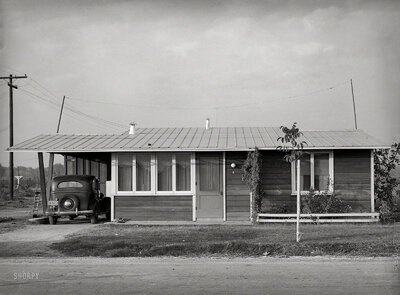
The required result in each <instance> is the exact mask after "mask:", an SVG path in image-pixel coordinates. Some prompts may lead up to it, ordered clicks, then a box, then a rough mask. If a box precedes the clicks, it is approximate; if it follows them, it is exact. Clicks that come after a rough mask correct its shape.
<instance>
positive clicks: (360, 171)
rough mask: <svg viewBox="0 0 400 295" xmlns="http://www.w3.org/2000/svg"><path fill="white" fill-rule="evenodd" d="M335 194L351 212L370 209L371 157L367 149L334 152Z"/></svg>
mask: <svg viewBox="0 0 400 295" xmlns="http://www.w3.org/2000/svg"><path fill="white" fill-rule="evenodd" d="M334 162H335V194H336V196H338V197H339V198H340V199H342V200H344V201H345V202H346V204H349V205H350V206H351V208H352V212H370V211H371V158H370V151H369V150H342V151H335V152H334Z"/></svg>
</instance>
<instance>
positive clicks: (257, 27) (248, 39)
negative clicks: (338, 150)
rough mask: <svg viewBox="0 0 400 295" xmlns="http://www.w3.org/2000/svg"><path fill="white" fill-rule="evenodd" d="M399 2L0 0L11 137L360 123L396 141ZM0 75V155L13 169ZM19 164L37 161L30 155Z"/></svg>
mask: <svg viewBox="0 0 400 295" xmlns="http://www.w3.org/2000/svg"><path fill="white" fill-rule="evenodd" d="M399 28H400V1H394V0H393V1H307V0H306V1H284V0H283V1H282V0H280V1H190V0H189V1H171V0H163V1H151V0H150V1H79V2H78V1H41V0H37V1H23V0H20V1H4V0H0V76H7V75H9V74H17V75H21V74H25V73H26V74H27V75H28V79H21V80H16V81H15V83H14V84H15V85H18V86H19V89H17V90H15V91H14V142H15V143H18V142H21V141H23V140H26V139H29V138H31V137H34V136H36V135H39V134H51V133H55V132H56V129H57V121H58V116H59V110H60V105H61V102H62V98H63V96H64V95H65V96H66V97H67V98H66V100H65V111H64V113H63V117H62V121H61V127H60V133H66V134H104V133H116V134H120V133H122V132H124V131H125V130H127V129H128V124H129V123H130V122H136V123H137V126H138V127H199V126H204V125H205V119H206V118H210V121H211V126H215V127H226V126H243V127H245V126H281V125H287V126H288V125H291V124H292V123H293V122H298V125H299V127H300V129H302V130H316V129H317V130H342V129H346V130H347V129H353V128H354V116H353V104H352V95H351V87H350V79H352V80H353V84H354V94H355V103H356V112H357V123H358V127H359V128H360V129H363V130H364V131H366V132H367V133H369V134H371V135H372V136H374V137H376V138H378V139H380V140H381V141H383V142H385V143H388V144H390V143H391V142H393V140H396V139H397V140H399V139H400V116H399V110H400V97H399V94H400V54H399V48H400V30H399ZM8 112H9V108H8V86H7V84H6V82H5V81H1V82H0V163H1V164H2V165H3V166H8V153H7V152H4V150H5V149H6V148H7V147H8V146H9V141H8V138H9V134H8V126H9V121H8V120H9V117H8ZM15 165H24V166H37V156H36V155H35V154H33V153H16V154H15Z"/></svg>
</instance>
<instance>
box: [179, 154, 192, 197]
mask: <svg viewBox="0 0 400 295" xmlns="http://www.w3.org/2000/svg"><path fill="white" fill-rule="evenodd" d="M190 180H191V178H190V154H176V190H177V191H190Z"/></svg>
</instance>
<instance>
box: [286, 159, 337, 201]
mask: <svg viewBox="0 0 400 295" xmlns="http://www.w3.org/2000/svg"><path fill="white" fill-rule="evenodd" d="M306 153H307V154H309V155H310V178H311V179H310V183H311V187H315V185H314V180H315V178H314V177H315V176H314V169H315V167H314V156H315V154H329V161H328V163H329V164H328V165H329V167H328V171H329V179H330V182H329V187H328V190H327V191H314V192H315V193H328V194H332V193H333V191H334V183H335V182H334V176H335V173H334V157H333V151H313V152H306ZM300 161H301V159H300ZM291 176H292V177H291V178H292V195H296V194H297V188H296V161H294V162H292V163H291ZM309 192H310V191H309V190H302V191H300V194H302V195H305V194H308V193H309Z"/></svg>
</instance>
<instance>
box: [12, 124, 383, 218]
mask: <svg viewBox="0 0 400 295" xmlns="http://www.w3.org/2000/svg"><path fill="white" fill-rule="evenodd" d="M303 133H304V136H303V140H304V141H306V143H307V146H306V148H305V149H306V150H307V151H308V152H309V153H308V154H307V155H306V156H305V157H303V158H302V160H301V177H300V178H301V184H300V185H301V189H302V191H307V190H308V189H309V188H310V187H313V188H314V189H315V190H317V191H327V192H335V194H336V195H337V196H339V197H340V198H342V199H343V200H345V201H346V202H348V204H350V205H351V207H352V210H353V211H354V212H374V211H375V208H374V176H373V175H374V170H373V169H374V168H373V167H374V162H373V161H374V159H373V153H372V151H373V150H374V149H380V148H387V146H385V145H384V144H382V143H381V142H379V141H378V140H376V139H374V138H373V137H371V136H369V135H368V134H366V133H365V132H363V131H361V130H347V131H303ZM280 135H282V132H281V130H280V129H279V128H272V127H271V128H270V127H243V128H237V127H235V128H219V127H218V128H216V127H213V128H134V126H131V130H130V131H129V132H127V133H125V134H122V135H61V134H57V135H40V136H36V137H34V138H32V139H29V140H26V141H24V142H22V143H19V144H16V145H14V146H12V147H10V148H9V149H8V150H9V151H12V152H20V151H26V152H38V153H43V152H47V153H54V154H61V155H63V156H64V157H65V164H66V173H67V174H93V175H96V176H97V177H99V178H100V180H101V183H102V186H103V191H105V190H107V195H108V196H110V197H111V198H112V218H113V219H116V218H125V219H130V220H136V221H144V220H146V221H159V220H160V221H161V220H165V221H170V220H177V221H178V220H187V221H196V220H209V219H212V220H228V221H229V220H248V219H249V216H250V193H249V189H248V187H247V185H246V183H245V182H244V181H243V180H242V165H243V163H244V161H245V159H246V157H247V153H248V152H249V151H251V150H254V148H255V147H257V148H258V149H259V150H260V153H261V155H262V159H263V165H262V171H261V178H262V183H263V186H264V190H265V198H264V200H263V202H264V204H263V206H264V207H263V208H264V211H265V212H268V211H269V210H272V208H274V207H279V206H286V207H288V208H289V209H290V208H291V209H292V210H293V212H295V208H296V185H295V179H296V178H295V169H294V167H293V166H292V165H291V164H290V163H287V162H285V161H284V160H283V153H282V152H280V151H278V150H277V146H278V145H279V142H278V141H277V138H278V137H279V136H280Z"/></svg>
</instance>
